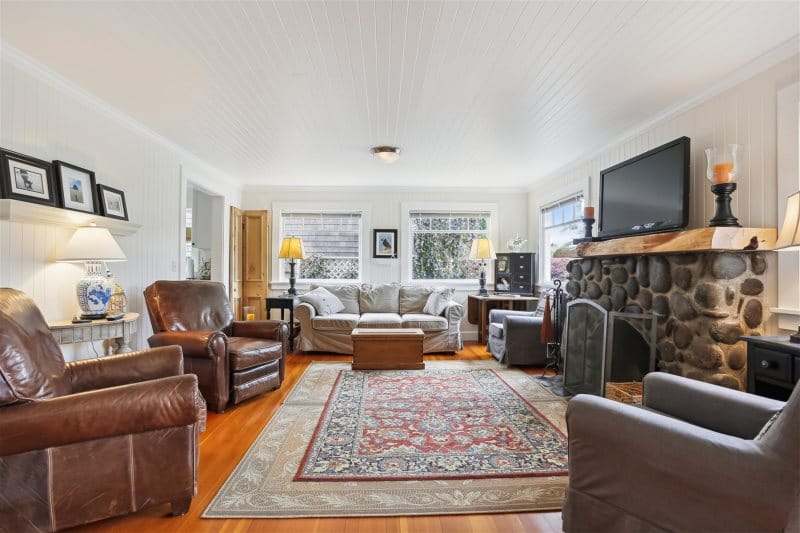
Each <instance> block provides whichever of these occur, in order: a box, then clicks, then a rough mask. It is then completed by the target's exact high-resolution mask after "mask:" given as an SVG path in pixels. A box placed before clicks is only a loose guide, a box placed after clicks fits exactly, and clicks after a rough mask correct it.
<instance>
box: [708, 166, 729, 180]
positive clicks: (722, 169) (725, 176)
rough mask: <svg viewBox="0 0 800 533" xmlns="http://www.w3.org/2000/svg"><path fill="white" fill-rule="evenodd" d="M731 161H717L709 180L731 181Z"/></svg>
mask: <svg viewBox="0 0 800 533" xmlns="http://www.w3.org/2000/svg"><path fill="white" fill-rule="evenodd" d="M732 173H733V163H717V164H716V165H714V173H713V175H712V177H711V181H712V182H713V183H714V184H719V183H730V182H732V181H733V175H732Z"/></svg>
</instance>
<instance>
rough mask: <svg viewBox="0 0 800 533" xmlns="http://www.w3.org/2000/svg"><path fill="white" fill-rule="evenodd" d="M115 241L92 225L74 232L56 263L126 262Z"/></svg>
mask: <svg viewBox="0 0 800 533" xmlns="http://www.w3.org/2000/svg"><path fill="white" fill-rule="evenodd" d="M127 259H128V258H127V257H125V254H124V253H123V252H122V248H120V247H119V244H117V241H115V240H114V237H112V236H111V232H109V231H108V230H107V229H106V228H99V227H97V226H95V225H94V224H93V225H91V226H84V227H82V228H78V229H77V230H75V233H74V234H73V235H72V238H71V239H70V240H69V242H68V243H67V246H66V248H64V250H63V251H62V252H61V254H59V256H58V258H57V259H56V261H58V262H60V263H76V262H81V261H105V262H112V261H126V260H127Z"/></svg>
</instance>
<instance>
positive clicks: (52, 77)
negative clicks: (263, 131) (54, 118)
mask: <svg viewBox="0 0 800 533" xmlns="http://www.w3.org/2000/svg"><path fill="white" fill-rule="evenodd" d="M0 60H2V61H5V62H7V63H9V64H10V65H13V66H14V67H16V68H18V69H20V70H22V71H23V72H25V73H27V74H30V75H31V76H33V77H34V78H36V79H38V80H40V81H42V82H44V83H46V84H47V85H50V86H51V87H53V88H55V89H56V90H58V91H61V92H63V93H65V94H68V95H69V96H71V97H73V98H75V99H76V100H78V101H80V102H81V103H83V104H85V105H87V106H89V107H91V108H93V109H95V110H96V111H98V112H99V113H101V114H102V115H105V116H106V117H108V118H109V119H111V120H113V121H114V122H116V123H118V124H119V125H121V126H123V127H124V128H126V129H128V130H130V131H133V132H134V133H136V134H138V135H141V136H143V137H146V138H149V139H151V140H152V141H154V142H155V143H157V144H159V145H161V146H163V147H165V148H168V149H169V150H171V151H173V152H175V154H176V155H177V156H178V158H179V159H180V160H181V161H180V162H181V163H185V164H189V166H191V167H193V168H197V169H199V170H202V171H203V172H204V173H207V174H210V175H212V176H215V177H216V178H215V181H217V182H219V181H222V183H220V185H222V186H221V187H220V188H219V191H218V192H220V193H222V194H230V193H231V192H233V193H234V194H237V193H239V192H240V191H241V188H242V184H241V183H240V182H239V181H238V180H236V179H235V178H233V177H231V176H229V175H228V174H226V173H225V172H222V171H221V170H219V169H218V168H216V167H214V166H213V165H211V164H210V163H208V162H206V161H204V160H203V159H201V158H200V157H199V156H197V155H195V154H193V153H192V152H190V151H188V150H187V149H186V148H184V147H182V146H180V145H179V144H177V143H176V142H174V141H172V140H170V139H168V138H166V137H164V136H163V135H161V134H160V133H156V132H155V131H153V130H151V129H150V128H148V127H147V126H145V125H144V124H142V123H141V122H139V121H138V120H136V119H134V118H133V117H131V116H130V115H128V114H126V113H124V112H122V111H121V110H119V109H117V108H116V107H114V106H112V105H111V104H109V103H108V102H106V101H105V100H103V99H101V98H99V97H97V96H95V95H93V94H92V93H90V92H88V91H86V90H85V89H84V88H82V87H80V86H79V85H77V84H76V83H74V82H72V81H70V80H68V79H67V78H65V77H63V76H61V75H60V74H58V73H56V72H54V71H53V70H51V69H50V68H48V67H46V66H45V65H43V64H41V63H39V62H38V61H36V60H35V59H33V58H32V57H30V56H28V55H27V54H25V53H23V52H21V51H20V50H18V49H16V48H14V47H13V46H10V45H9V44H8V43H6V42H4V41H3V40H2V39H0ZM1 71H2V68H0V72H1ZM231 188H232V189H233V191H231Z"/></svg>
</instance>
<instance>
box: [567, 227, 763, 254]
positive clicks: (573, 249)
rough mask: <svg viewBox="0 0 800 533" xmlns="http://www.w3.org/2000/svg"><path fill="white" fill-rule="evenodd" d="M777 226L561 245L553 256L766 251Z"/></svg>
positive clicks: (708, 229)
mask: <svg viewBox="0 0 800 533" xmlns="http://www.w3.org/2000/svg"><path fill="white" fill-rule="evenodd" d="M777 239H778V230H777V229H776V228H699V229H689V230H685V231H674V232H669V233H655V234H652V235H639V236H635V237H621V238H619V239H611V240H608V241H602V242H583V243H580V244H577V245H569V246H564V247H562V248H559V249H558V250H556V251H555V253H554V254H553V257H566V258H570V257H607V256H620V255H648V254H675V253H689V252H732V251H738V252H741V251H745V252H748V251H766V250H772V249H773V248H774V247H775V241H776V240H777Z"/></svg>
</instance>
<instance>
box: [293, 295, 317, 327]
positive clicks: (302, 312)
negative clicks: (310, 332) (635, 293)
mask: <svg viewBox="0 0 800 533" xmlns="http://www.w3.org/2000/svg"><path fill="white" fill-rule="evenodd" d="M294 316H295V317H297V320H299V321H300V324H301V326H302V327H303V328H304V329H305V328H306V326H305V325H306V324H307V325H308V327H309V328H310V327H311V320H312V319H313V318H314V317H315V316H317V310H316V309H314V306H313V305H311V304H310V303H306V302H302V303H301V304H300V305H298V306H297V307H295V308H294ZM301 331H302V330H301Z"/></svg>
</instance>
